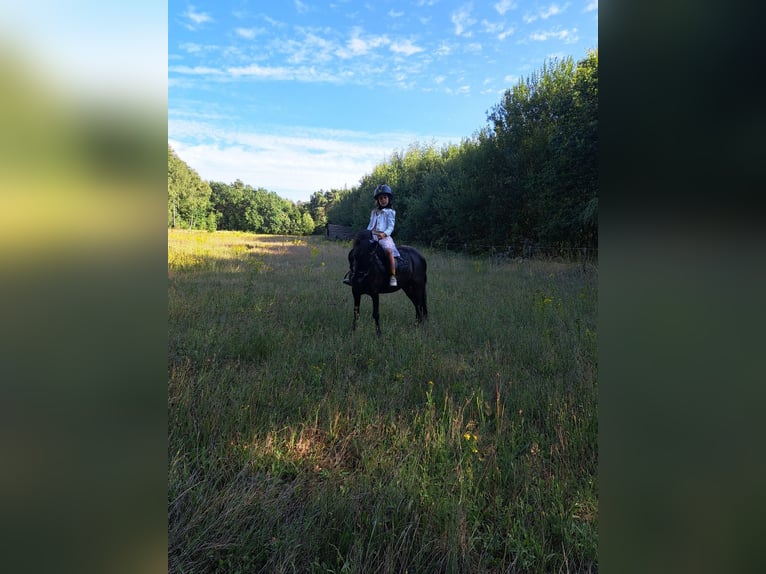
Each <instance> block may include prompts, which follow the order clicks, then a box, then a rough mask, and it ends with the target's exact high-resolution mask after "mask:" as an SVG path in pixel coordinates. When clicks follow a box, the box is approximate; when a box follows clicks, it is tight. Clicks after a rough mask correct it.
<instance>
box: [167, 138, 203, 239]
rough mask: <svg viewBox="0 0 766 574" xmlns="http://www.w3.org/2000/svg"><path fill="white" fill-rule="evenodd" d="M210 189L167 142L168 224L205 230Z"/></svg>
mask: <svg viewBox="0 0 766 574" xmlns="http://www.w3.org/2000/svg"><path fill="white" fill-rule="evenodd" d="M211 193H212V190H211V189H210V185H208V183H207V182H206V181H203V180H202V179H201V178H200V176H199V174H198V173H197V172H196V171H194V170H193V169H191V168H190V167H189V166H188V165H187V164H186V162H184V161H183V160H181V159H180V158H179V157H178V156H177V155H176V153H175V151H173V149H172V148H171V147H170V145H168V226H169V227H181V226H182V224H183V223H185V224H186V225H187V227H189V228H190V229H194V228H200V229H208V228H209V220H208V217H207V214H208V212H209V211H210V195H211Z"/></svg>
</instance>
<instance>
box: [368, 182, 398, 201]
mask: <svg viewBox="0 0 766 574" xmlns="http://www.w3.org/2000/svg"><path fill="white" fill-rule="evenodd" d="M384 193H385V194H386V195H388V196H389V198H390V199H394V192H393V191H391V188H390V187H388V186H387V185H386V184H385V183H384V184H383V185H379V186H378V187H376V188H375V195H373V196H372V198H373V199H378V196H379V195H382V194H384Z"/></svg>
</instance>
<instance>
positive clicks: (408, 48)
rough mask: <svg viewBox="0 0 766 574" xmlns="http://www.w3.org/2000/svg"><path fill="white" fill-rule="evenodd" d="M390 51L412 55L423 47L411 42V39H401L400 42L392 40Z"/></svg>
mask: <svg viewBox="0 0 766 574" xmlns="http://www.w3.org/2000/svg"><path fill="white" fill-rule="evenodd" d="M391 51H392V52H395V53H397V54H404V55H405V56H412V55H413V54H417V53H418V52H422V51H423V48H421V47H420V46H416V45H415V44H413V43H412V40H402V41H400V42H392V43H391Z"/></svg>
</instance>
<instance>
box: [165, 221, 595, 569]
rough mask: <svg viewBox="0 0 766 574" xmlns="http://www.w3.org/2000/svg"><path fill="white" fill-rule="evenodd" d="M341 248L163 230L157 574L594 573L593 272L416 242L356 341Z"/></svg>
mask: <svg viewBox="0 0 766 574" xmlns="http://www.w3.org/2000/svg"><path fill="white" fill-rule="evenodd" d="M348 249H349V244H348V243H342V242H330V241H327V240H325V239H324V238H322V237H309V238H297V237H296V238H293V237H275V236H263V235H253V234H246V233H236V232H216V233H206V232H193V231H175V230H173V231H169V232H168V312H169V319H168V330H169V334H168V560H169V570H170V572H175V573H202V572H227V573H237V572H242V573H244V572H248V573H250V572H364V573H375V572H392V573H394V572H396V573H400V572H410V573H412V574H424V573H431V572H595V571H597V570H598V480H597V470H598V448H597V445H598V424H597V420H598V419H597V408H598V405H597V390H598V385H597V363H596V357H597V354H596V307H597V305H596V303H597V287H596V286H597V270H596V269H595V268H594V267H588V268H586V269H583V268H582V267H581V266H580V265H579V264H567V263H561V262H545V261H524V262H514V261H505V262H500V261H496V260H492V259H489V258H477V257H467V256H461V255H453V254H448V253H444V252H438V251H432V250H429V249H422V252H423V254H424V255H425V257H426V258H427V260H428V303H429V321H428V323H427V324H426V325H424V326H421V327H417V326H416V325H415V311H414V308H413V306H412V304H411V303H410V301H409V299H407V297H406V296H405V295H404V294H403V293H401V292H398V293H395V294H390V295H383V296H382V297H381V308H380V313H381V327H382V330H383V335H382V336H381V337H376V336H375V330H374V324H373V321H372V318H371V312H372V304H371V301H370V299H369V297H367V296H365V297H364V298H363V299H362V307H361V317H360V320H359V326H358V328H357V330H356V332H352V331H351V321H352V307H353V304H352V297H351V289H350V287H347V286H345V285H343V284H342V283H341V279H342V278H343V275H344V273H345V272H346V269H347V266H348V264H347V259H346V255H347V253H348Z"/></svg>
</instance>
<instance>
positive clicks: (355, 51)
mask: <svg viewBox="0 0 766 574" xmlns="http://www.w3.org/2000/svg"><path fill="white" fill-rule="evenodd" d="M389 43H390V40H389V39H388V36H378V35H376V36H369V37H367V38H363V37H362V30H361V29H360V28H354V29H353V30H352V31H351V38H349V39H348V41H347V42H346V45H345V47H343V48H339V49H338V50H337V51H336V55H337V56H339V57H340V58H352V57H355V56H364V55H366V54H368V53H369V52H371V51H372V50H375V49H376V48H378V47H380V46H383V45H386V44H389Z"/></svg>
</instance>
